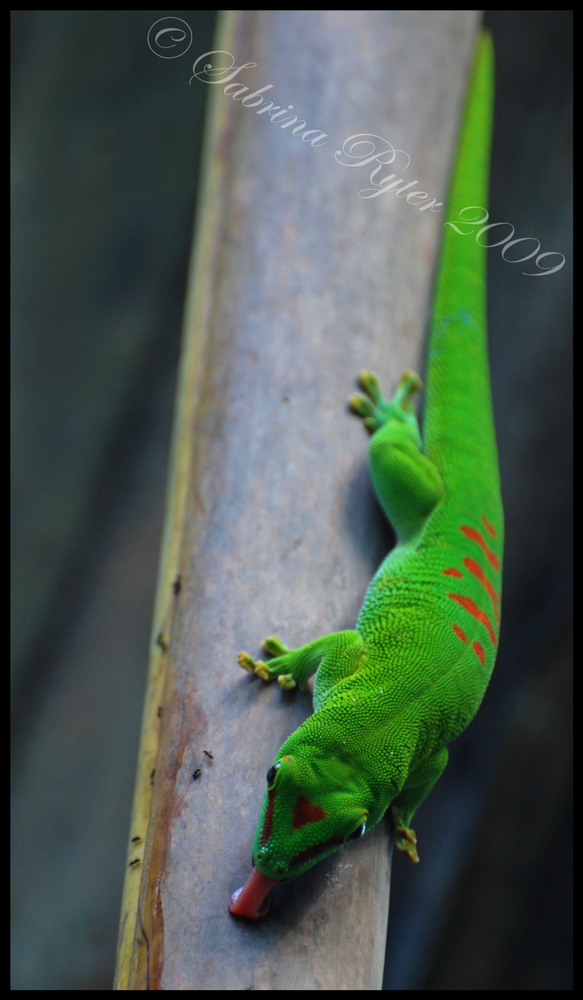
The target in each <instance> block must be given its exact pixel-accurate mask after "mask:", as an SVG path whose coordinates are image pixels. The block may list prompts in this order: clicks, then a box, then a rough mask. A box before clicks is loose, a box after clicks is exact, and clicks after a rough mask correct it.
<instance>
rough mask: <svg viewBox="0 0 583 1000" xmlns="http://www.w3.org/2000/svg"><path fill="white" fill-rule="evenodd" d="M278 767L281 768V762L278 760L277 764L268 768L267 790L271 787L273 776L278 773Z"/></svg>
mask: <svg viewBox="0 0 583 1000" xmlns="http://www.w3.org/2000/svg"><path fill="white" fill-rule="evenodd" d="M280 767H281V761H279V760H278V762H277V764H274V765H273V766H272V767H270V768H269V771H268V772H267V787H268V788H271V786H272V785H273V782H274V781H275V775H276V774H277V772H278V771H279V768H280Z"/></svg>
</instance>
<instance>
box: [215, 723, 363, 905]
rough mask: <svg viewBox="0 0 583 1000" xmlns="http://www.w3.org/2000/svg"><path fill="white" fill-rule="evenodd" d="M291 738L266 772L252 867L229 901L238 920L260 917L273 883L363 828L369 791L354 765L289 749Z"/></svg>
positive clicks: (314, 751) (308, 749)
mask: <svg viewBox="0 0 583 1000" xmlns="http://www.w3.org/2000/svg"><path fill="white" fill-rule="evenodd" d="M294 736H295V734H294ZM292 740H293V737H290V740H288V741H287V743H286V744H285V746H284V747H283V748H282V752H281V755H280V756H278V757H277V758H276V760H275V762H274V763H273V765H272V766H271V767H270V768H269V770H268V772H267V789H266V792H265V797H264V800H263V807H262V810H261V814H260V817H259V822H258V824H257V830H256V833H255V840H254V843H253V864H254V868H253V871H252V873H251V875H250V876H249V879H248V880H247V882H246V883H245V885H244V886H243V888H242V889H240V890H237V893H234V894H233V896H232V897H231V900H230V901H229V910H230V912H231V913H235V914H237V915H239V916H246V917H250V918H251V919H258V918H259V917H262V916H264V915H265V913H266V912H267V909H268V908H269V904H268V894H269V891H270V889H271V887H272V886H273V885H274V884H275V883H276V882H279V881H282V880H288V879H292V878H295V877H296V876H297V875H301V874H302V873H303V872H305V871H307V870H308V869H309V868H311V867H312V866H313V865H315V864H317V862H319V861H321V860H322V859H323V858H325V857H327V856H328V855H329V854H333V853H334V852H335V851H337V850H339V848H341V847H344V846H345V845H346V844H350V843H351V842H352V841H353V840H358V839H359V838H360V837H362V836H363V834H364V833H365V832H366V830H367V827H368V826H369V817H370V815H371V807H372V803H371V802H370V799H371V793H370V790H369V788H368V786H367V784H366V782H365V781H364V780H363V778H362V777H361V776H360V775H359V773H358V769H356V770H355V768H354V763H352V766H350V765H349V763H348V760H345V759H344V756H345V755H344V754H343V755H342V756H340V755H336V754H334V753H333V752H332V753H330V751H328V753H326V755H325V756H324V755H323V754H322V751H321V750H320V748H317V747H314V746H310V745H306V744H303V745H297V746H295V747H290V746H289V744H290V742H291V741H292ZM284 750H289V752H286V753H284V752H283V751H284ZM377 818H378V817H376V816H375V822H376V819H377Z"/></svg>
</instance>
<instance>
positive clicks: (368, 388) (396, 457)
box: [350, 371, 444, 542]
mask: <svg viewBox="0 0 583 1000" xmlns="http://www.w3.org/2000/svg"><path fill="white" fill-rule="evenodd" d="M360 384H361V386H362V387H363V389H364V390H365V392H366V393H367V395H366V396H361V395H359V396H352V398H351V400H350V403H351V405H352V408H353V410H355V412H356V413H358V415H359V416H360V417H361V418H362V420H363V423H364V425H365V427H367V428H368V430H369V431H371V432H372V437H371V439H370V448H369V460H370V471H371V476H372V481H373V484H374V488H375V493H376V495H377V497H378V499H379V502H380V504H381V507H382V508H383V510H384V512H385V514H386V515H387V517H388V519H389V521H390V522H391V524H392V525H393V527H394V529H395V531H396V533H397V539H398V541H399V542H407V541H408V540H409V539H411V538H413V537H414V536H416V535H418V533H419V532H420V531H421V530H422V528H423V527H424V525H425V523H426V521H427V518H428V517H429V515H430V514H431V512H432V511H433V509H434V507H435V505H436V504H437V503H438V502H439V500H440V499H441V497H442V496H443V493H444V483H443V480H442V478H441V475H440V473H439V470H438V468H437V466H436V465H435V463H434V462H432V461H431V459H430V458H428V457H427V455H425V454H424V453H423V449H422V442H421V434H420V431H419V424H418V423H417V417H416V414H415V408H414V406H413V402H412V400H411V396H412V395H413V394H414V393H415V392H417V390H418V389H420V388H421V379H420V378H419V376H418V375H416V374H415V372H412V371H406V372H405V373H404V374H403V376H402V378H401V381H400V382H399V384H398V386H397V388H396V390H395V393H394V395H393V397H392V399H390V400H386V399H385V397H384V396H383V394H382V391H381V387H380V383H379V380H378V378H377V377H376V375H374V374H373V373H372V372H369V371H364V372H361V373H360Z"/></svg>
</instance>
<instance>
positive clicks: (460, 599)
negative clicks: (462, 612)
mask: <svg viewBox="0 0 583 1000" xmlns="http://www.w3.org/2000/svg"><path fill="white" fill-rule="evenodd" d="M447 596H448V597H451V599H452V601H457V603H458V604H461V606H462V608H465V609H466V611H467V612H468V613H469V614H470V615H473V617H474V618H477V619H478V621H479V622H481V623H482V625H485V626H486V628H487V629H488V635H489V636H490V639H491V640H492V643H493V644H494V646H495V645H496V635H495V632H494V629H493V628H492V622H491V621H490V619H489V618H488V615H487V614H486V612H485V611H482V609H481V608H479V607H478V605H477V604H475V603H474V601H472V598H471V597H465V596H464V595H463V594H448V595H447Z"/></svg>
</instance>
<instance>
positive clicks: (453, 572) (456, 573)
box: [443, 566, 462, 580]
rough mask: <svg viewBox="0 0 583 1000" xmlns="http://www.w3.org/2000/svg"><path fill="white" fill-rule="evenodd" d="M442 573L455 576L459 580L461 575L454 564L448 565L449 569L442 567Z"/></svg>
mask: <svg viewBox="0 0 583 1000" xmlns="http://www.w3.org/2000/svg"><path fill="white" fill-rule="evenodd" d="M443 575H444V576H457V577H458V579H460V580H461V577H462V574H461V573H460V571H459V569H456V568H455V566H450V568H449V569H444V570H443Z"/></svg>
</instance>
